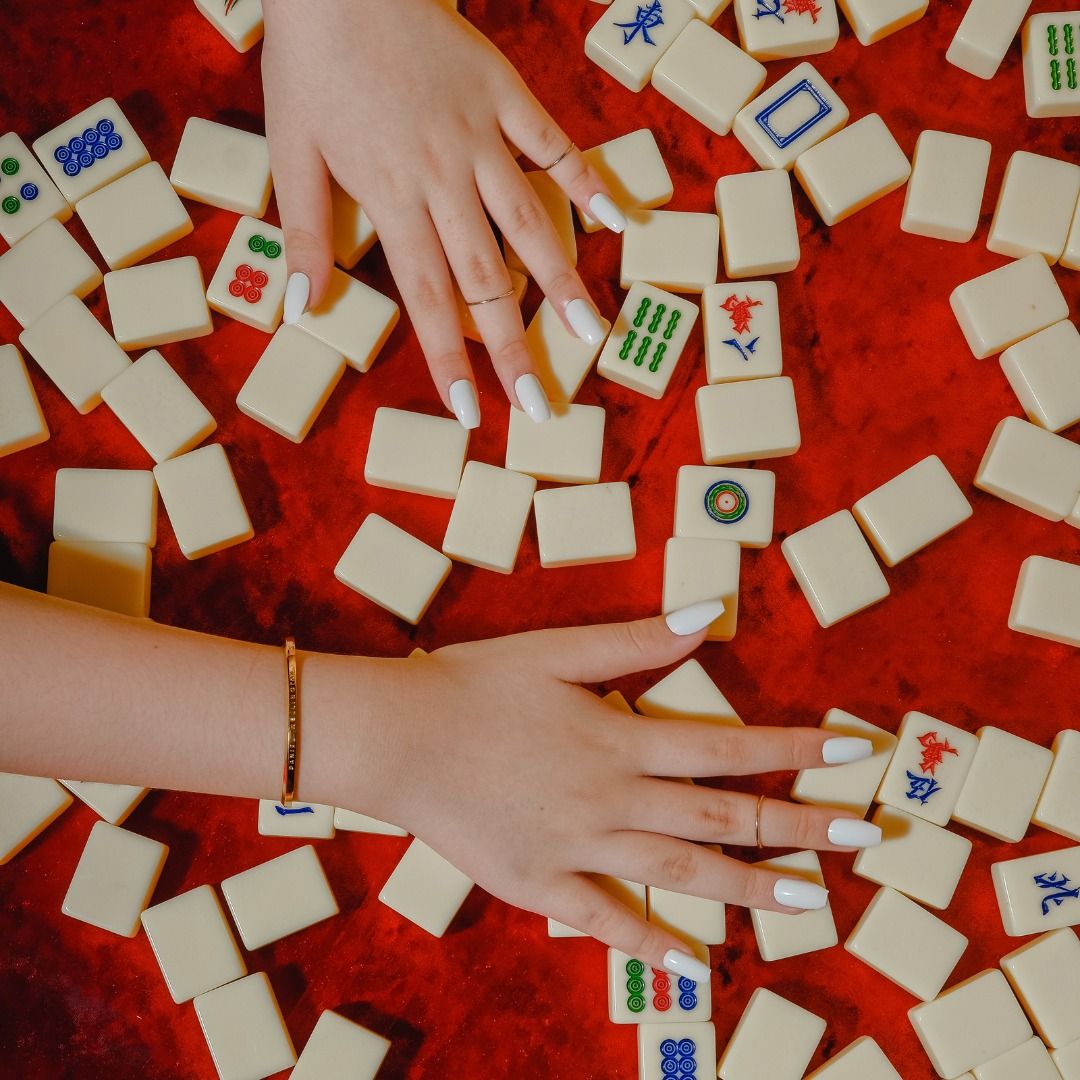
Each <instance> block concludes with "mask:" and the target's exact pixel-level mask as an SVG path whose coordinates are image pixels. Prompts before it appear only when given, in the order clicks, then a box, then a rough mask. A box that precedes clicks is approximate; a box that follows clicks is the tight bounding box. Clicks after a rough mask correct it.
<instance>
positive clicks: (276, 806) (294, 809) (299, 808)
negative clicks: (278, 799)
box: [274, 803, 315, 817]
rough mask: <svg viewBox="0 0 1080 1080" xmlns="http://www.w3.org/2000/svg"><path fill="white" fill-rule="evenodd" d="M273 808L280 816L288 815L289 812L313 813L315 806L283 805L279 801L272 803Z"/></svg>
mask: <svg viewBox="0 0 1080 1080" xmlns="http://www.w3.org/2000/svg"><path fill="white" fill-rule="evenodd" d="M274 809H275V810H276V811H277V812H278V814H280V815H281V817H288V816H289V814H314V813H315V807H313V806H291V807H288V808H286V807H284V806H282V805H281V804H280V803H274Z"/></svg>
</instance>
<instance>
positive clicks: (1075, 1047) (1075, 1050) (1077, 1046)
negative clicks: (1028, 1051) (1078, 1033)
mask: <svg viewBox="0 0 1080 1080" xmlns="http://www.w3.org/2000/svg"><path fill="white" fill-rule="evenodd" d="M1050 1057H1051V1058H1052V1059H1053V1062H1054V1065H1055V1066H1056V1067H1057V1070H1058V1072H1059V1073H1061V1080H1080V1039H1077V1040H1076V1042H1074V1043H1069V1045H1068V1046H1066V1047H1063V1048H1062V1049H1061V1050H1055V1051H1054V1052H1053V1053H1052V1054H1051V1055H1050Z"/></svg>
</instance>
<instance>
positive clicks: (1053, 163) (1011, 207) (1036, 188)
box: [986, 22, 1080, 263]
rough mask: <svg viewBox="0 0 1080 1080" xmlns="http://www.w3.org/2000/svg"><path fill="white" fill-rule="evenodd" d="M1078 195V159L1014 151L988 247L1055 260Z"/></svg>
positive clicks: (1016, 257) (1002, 185)
mask: <svg viewBox="0 0 1080 1080" xmlns="http://www.w3.org/2000/svg"><path fill="white" fill-rule="evenodd" d="M1077 25H1078V26H1080V22H1078V24H1077ZM1077 198H1080V165H1076V164H1074V163H1073V162H1072V161H1063V160H1061V159H1060V158H1053V157H1047V156H1046V155H1045V154H1032V153H1029V152H1028V151H1026V150H1016V151H1014V153H1013V155H1012V157H1010V158H1009V163H1008V165H1007V166H1006V168H1005V177H1004V179H1003V180H1002V183H1001V191H1000V193H999V195H998V201H997V207H996V208H995V210H994V218H993V220H992V221H991V223H990V235H989V236H988V237H987V240H986V246H987V248H988V249H989V250H990V251H996V252H998V254H1000V255H1009V256H1010V257H1012V258H1014V259H1020V258H1023V256H1025V255H1032V254H1038V255H1042V256H1043V257H1044V258H1045V259H1046V261H1047V262H1049V263H1056V262H1057V261H1058V259H1060V258H1061V253H1062V252H1063V251H1064V250H1065V241H1066V240H1067V239H1068V236H1069V227H1070V225H1071V224H1072V219H1073V212H1074V211H1075V210H1076V201H1077Z"/></svg>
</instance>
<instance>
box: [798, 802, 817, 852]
mask: <svg viewBox="0 0 1080 1080" xmlns="http://www.w3.org/2000/svg"><path fill="white" fill-rule="evenodd" d="M791 839H792V842H793V843H794V845H795V846H796V847H798V848H812V847H815V846H816V845H817V843H818V841H819V840H820V839H821V830H820V829H819V828H818V820H817V815H816V814H814V813H812V812H811V811H809V810H798V811H796V813H795V820H794V821H793V822H792V828H791Z"/></svg>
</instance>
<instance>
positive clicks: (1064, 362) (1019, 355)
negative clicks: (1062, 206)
mask: <svg viewBox="0 0 1080 1080" xmlns="http://www.w3.org/2000/svg"><path fill="white" fill-rule="evenodd" d="M1078 205H1080V203H1078ZM1000 362H1001V370H1002V371H1003V372H1005V378H1007V379H1008V380H1009V385H1010V386H1011V387H1012V388H1013V392H1014V393H1015V394H1016V396H1017V398H1018V399H1019V400H1020V404H1021V405H1022V406H1023V407H1024V412H1026V413H1027V416H1028V419H1029V420H1030V421H1031V422H1032V423H1033V424H1038V425H1039V427H1044V428H1046V429H1047V430H1048V431H1062V430H1064V429H1065V428H1067V427H1072V425H1073V424H1075V423H1077V422H1080V330H1077V328H1076V324H1075V323H1072V322H1068V321H1066V322H1059V323H1054V325H1053V326H1049V327H1047V328H1046V329H1045V330H1040V331H1039V333H1037V334H1034V335H1033V336H1032V337H1029V338H1025V339H1024V340H1023V341H1018V342H1017V343H1016V344H1015V345H1013V346H1012V347H1011V348H1008V349H1006V350H1005V351H1004V352H1003V353H1002V354H1001V357H1000Z"/></svg>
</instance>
